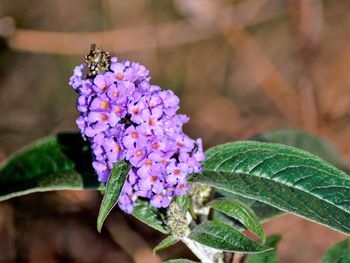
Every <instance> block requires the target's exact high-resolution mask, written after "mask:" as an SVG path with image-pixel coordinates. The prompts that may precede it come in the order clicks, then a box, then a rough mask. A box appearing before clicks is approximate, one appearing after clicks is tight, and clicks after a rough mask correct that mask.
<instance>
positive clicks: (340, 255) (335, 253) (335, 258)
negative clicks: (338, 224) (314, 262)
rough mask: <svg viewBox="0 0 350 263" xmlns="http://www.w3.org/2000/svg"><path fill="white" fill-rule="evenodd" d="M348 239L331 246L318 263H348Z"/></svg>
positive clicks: (349, 257) (349, 259) (349, 253)
mask: <svg viewBox="0 0 350 263" xmlns="http://www.w3.org/2000/svg"><path fill="white" fill-rule="evenodd" d="M349 262H350V239H349V238H347V239H345V240H343V241H341V242H339V243H337V244H335V245H334V246H332V247H331V248H330V249H329V250H328V251H327V252H326V254H325V255H324V256H323V258H322V259H321V261H320V263H349Z"/></svg>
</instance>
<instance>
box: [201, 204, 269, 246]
mask: <svg viewBox="0 0 350 263" xmlns="http://www.w3.org/2000/svg"><path fill="white" fill-rule="evenodd" d="M207 206H210V207H212V208H214V209H215V210H217V211H219V212H221V213H224V214H225V215H227V216H229V217H233V218H235V219H236V220H238V221H239V222H240V223H242V224H243V225H244V226H245V227H246V228H247V229H248V230H250V231H251V232H253V233H254V234H256V235H257V236H258V237H259V238H260V239H261V241H262V242H263V243H265V233H264V230H263V228H262V226H261V224H260V221H259V219H258V218H257V216H256V215H255V214H254V212H253V211H252V210H251V209H249V208H248V207H246V206H245V205H243V204H242V203H240V202H237V201H235V200H233V199H227V198H226V199H215V200H213V201H211V202H209V203H208V204H207Z"/></svg>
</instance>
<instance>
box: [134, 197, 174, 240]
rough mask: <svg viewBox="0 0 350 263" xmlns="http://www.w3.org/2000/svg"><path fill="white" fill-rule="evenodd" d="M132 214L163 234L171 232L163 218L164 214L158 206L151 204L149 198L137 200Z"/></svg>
mask: <svg viewBox="0 0 350 263" xmlns="http://www.w3.org/2000/svg"><path fill="white" fill-rule="evenodd" d="M132 215H133V216H134V217H136V218H137V219H138V220H140V221H141V222H143V223H145V224H147V225H149V226H150V227H152V228H154V229H156V230H158V231H160V232H162V233H163V234H168V233H169V231H168V230H167V228H166V226H165V223H164V221H163V220H162V214H161V213H160V211H159V210H158V209H157V208H155V207H153V206H152V205H151V203H150V202H149V200H145V201H144V200H141V199H138V200H136V205H135V208H134V211H133V213H132Z"/></svg>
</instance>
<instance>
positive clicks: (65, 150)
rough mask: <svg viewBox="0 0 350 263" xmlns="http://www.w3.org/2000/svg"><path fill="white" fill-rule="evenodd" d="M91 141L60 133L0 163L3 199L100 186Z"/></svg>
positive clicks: (1, 194)
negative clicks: (93, 160) (92, 155)
mask: <svg viewBox="0 0 350 263" xmlns="http://www.w3.org/2000/svg"><path fill="white" fill-rule="evenodd" d="M91 163H92V160H91V152H90V147H89V145H88V143H87V142H85V141H84V140H83V139H82V137H81V136H80V134H78V133H59V134H57V135H55V136H51V137H47V138H44V139H42V140H39V141H36V142H34V143H32V144H30V145H28V146H27V147H25V148H23V149H21V150H20V151H18V152H16V153H14V154H13V155H12V156H10V158H9V159H7V160H5V161H4V162H3V163H2V164H1V166H0V201H2V200H6V199H9V198H12V197H15V196H21V195H25V194H29V193H34V192H44V191H52V190H80V189H97V188H98V187H99V185H100V183H99V182H98V181H97V175H96V174H95V172H94V170H93V168H92V165H91Z"/></svg>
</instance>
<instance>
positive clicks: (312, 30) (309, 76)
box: [289, 0, 323, 132]
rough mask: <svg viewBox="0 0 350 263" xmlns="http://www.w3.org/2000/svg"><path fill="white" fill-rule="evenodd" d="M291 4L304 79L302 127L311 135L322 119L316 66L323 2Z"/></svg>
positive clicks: (302, 86)
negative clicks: (319, 109)
mask: <svg viewBox="0 0 350 263" xmlns="http://www.w3.org/2000/svg"><path fill="white" fill-rule="evenodd" d="M289 3H290V14H291V18H292V21H293V22H294V23H295V25H296V29H297V33H298V35H299V39H300V61H301V63H300V64H301V74H300V75H301V77H300V79H299V81H298V91H299V100H300V108H301V117H302V118H301V119H302V126H303V127H304V128H305V129H307V130H309V131H310V132H317V131H318V130H319V126H320V125H321V119H320V118H319V111H318V94H317V90H318V89H317V88H318V83H317V78H316V77H315V76H316V75H315V66H316V62H317V58H318V54H319V52H318V50H319V39H320V37H321V33H322V21H323V20H322V18H323V6H322V1H320V0H311V1H303V0H299V1H291V2H289ZM295 10H296V11H295ZM293 18H294V19H293Z"/></svg>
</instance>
